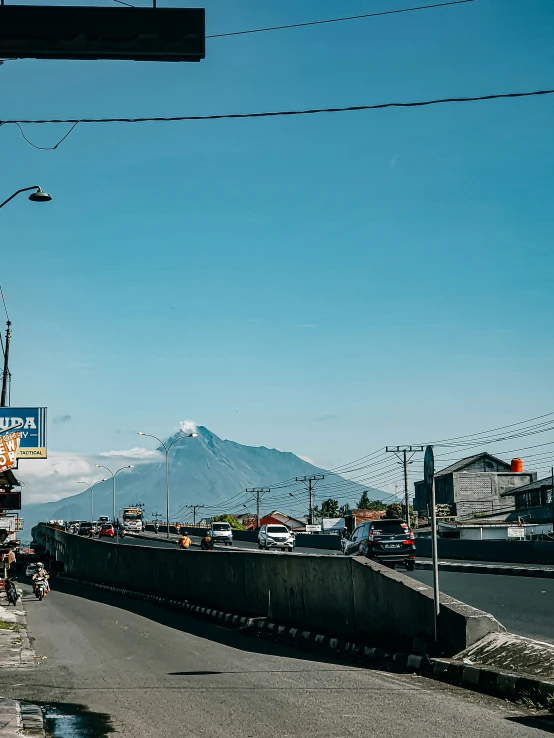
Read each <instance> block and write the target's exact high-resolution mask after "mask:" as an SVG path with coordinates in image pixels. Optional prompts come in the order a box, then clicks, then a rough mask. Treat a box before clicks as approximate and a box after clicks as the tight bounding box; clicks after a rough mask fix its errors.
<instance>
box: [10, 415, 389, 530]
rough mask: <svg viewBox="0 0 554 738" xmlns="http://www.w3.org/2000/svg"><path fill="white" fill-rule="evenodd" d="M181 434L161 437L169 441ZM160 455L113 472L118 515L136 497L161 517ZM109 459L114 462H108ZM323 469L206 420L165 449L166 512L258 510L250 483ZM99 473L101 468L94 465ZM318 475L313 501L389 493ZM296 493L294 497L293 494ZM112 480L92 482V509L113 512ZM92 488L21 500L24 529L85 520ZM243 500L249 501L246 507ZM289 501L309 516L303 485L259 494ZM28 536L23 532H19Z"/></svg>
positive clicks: (278, 502) (269, 500) (266, 501)
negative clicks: (241, 439) (221, 434)
mask: <svg viewBox="0 0 554 738" xmlns="http://www.w3.org/2000/svg"><path fill="white" fill-rule="evenodd" d="M180 435H181V434H180V433H177V434H176V435H175V436H172V437H171V438H169V439H168V441H167V442H166V443H167V444H168V445H169V444H170V443H172V442H173V441H174V440H175V439H176V438H177V437H178V436H180ZM158 450H159V451H160V456H159V460H157V459H156V460H154V461H148V462H144V463H140V464H137V466H136V467H135V468H134V469H132V470H129V471H123V472H121V473H120V474H118V475H117V477H116V513H117V514H118V513H119V510H120V509H121V508H122V507H125V506H126V505H133V504H136V503H139V502H142V503H144V504H145V509H146V514H147V517H148V518H149V519H151V516H152V513H154V512H158V513H162V515H163V517H165V509H166V508H165V499H166V497H165V458H164V453H163V448H161V449H158ZM110 462H113V465H112V463H110ZM126 463H129V462H128V461H127V460H124V459H121V458H120V459H109V460H107V461H106V465H107V466H110V468H111V469H114V470H115V469H117V468H118V467H121V466H124V465H125V464H126ZM322 472H323V473H325V472H324V470H322V469H318V468H317V467H315V466H313V465H312V464H310V463H308V462H307V461H303V460H302V459H300V458H299V457H298V456H295V455H294V454H293V453H290V452H283V451H277V450H276V449H270V448H266V447H265V446H257V447H256V446H244V445H242V444H240V443H235V442H234V441H224V440H222V439H221V438H218V436H216V435H215V434H214V433H212V432H211V431H209V430H208V429H207V428H205V427H203V426H199V427H198V438H194V439H193V438H187V439H185V440H182V441H180V442H176V443H174V445H173V446H171V449H170V452H169V480H170V512H171V517H172V518H173V519H180V520H185V521H186V520H192V513H191V510H189V509H186V508H184V506H185V505H187V504H192V503H194V504H203V505H205V506H206V508H205V509H200V510H199V515H202V516H204V515H206V516H209V515H216V514H218V513H221V512H228V513H239V512H241V511H242V512H245V510H246V508H248V509H249V510H250V511H254V510H255V504H254V503H253V501H252V499H251V497H250V496H248V495H247V494H246V493H245V491H244V490H245V489H246V488H247V487H262V486H263V487H271V485H272V484H276V483H278V482H282V481H283V480H290V479H291V478H292V479H294V477H296V476H305V475H310V474H317V473H322ZM99 473H100V474H101V473H102V470H100V471H99ZM327 476H328V478H327V479H326V480H325V481H320V482H318V484H317V485H316V487H315V497H314V504H316V503H318V502H320V501H321V500H322V499H326V498H327V497H334V498H338V499H339V502H340V503H341V504H342V503H344V502H349V503H350V504H351V506H352V505H355V504H356V502H357V500H358V499H359V497H360V495H361V492H362V490H363V489H368V490H369V496H370V498H372V499H381V498H382V497H383V496H384V495H385V494H386V493H384V492H382V491H380V490H378V489H372V488H367V487H362V486H360V485H357V484H355V483H354V482H350V483H349V485H348V488H347V489H346V488H345V489H346V491H345V493H344V494H341V493H336V492H334V491H333V490H334V489H336V484H337V482H344V481H346V480H344V479H343V478H342V477H339V476H337V475H332V477H329V475H327ZM326 484H329V485H330V491H329V493H326V492H325V486H326ZM291 492H292V493H293V495H292V496H291V494H290V493H291ZM112 500H113V494H112V480H111V478H110V479H108V480H107V481H105V482H102V483H100V484H97V485H96V486H95V487H94V515H95V518H97V517H98V516H100V515H109V516H110V517H111V515H112V506H113V502H112ZM90 501H91V495H90V490H88V489H87V490H85V491H84V492H81V493H79V494H77V495H73V496H72V497H66V498H64V499H63V500H58V501H57V502H46V503H41V504H35V505H27V506H25V505H24V506H23V511H22V517H23V518H24V521H25V532H26V535H27V537H28V535H29V532H30V530H31V528H32V526H34V525H35V524H36V523H37V522H39V521H40V520H59V519H60V520H89V519H90V515H91V504H90ZM245 506H246V507H245ZM291 507H294V508H296V509H297V514H298V515H302V514H304V515H305V514H307V507H308V494H307V492H306V491H305V490H304V488H303V487H302V486H301V485H299V484H296V485H295V486H293V487H290V488H289V487H287V488H284V489H275V490H274V491H273V490H272V492H271V493H269V494H267V495H266V496H265V497H264V498H263V502H262V510H263V512H268V511H269V510H273V509H276V508H277V509H278V508H283V509H284V511H285V512H288V511H289V510H290V508H291ZM23 537H24V538H25V534H24V536H23Z"/></svg>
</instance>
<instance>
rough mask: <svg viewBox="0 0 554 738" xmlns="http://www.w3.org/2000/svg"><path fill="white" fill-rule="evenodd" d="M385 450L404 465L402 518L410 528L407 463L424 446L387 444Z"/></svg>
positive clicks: (420, 451)
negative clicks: (403, 506) (403, 507)
mask: <svg viewBox="0 0 554 738" xmlns="http://www.w3.org/2000/svg"><path fill="white" fill-rule="evenodd" d="M386 451H387V452H388V453H389V454H394V455H395V456H396V458H397V459H400V463H401V464H402V466H403V467H404V505H405V510H404V515H405V517H404V519H405V521H406V523H407V524H408V528H411V527H412V526H411V525H410V492H409V489H408V464H409V463H410V461H411V460H412V459H413V457H414V456H415V454H419V453H423V451H424V448H423V446H387V447H386ZM408 454H411V456H410V458H408Z"/></svg>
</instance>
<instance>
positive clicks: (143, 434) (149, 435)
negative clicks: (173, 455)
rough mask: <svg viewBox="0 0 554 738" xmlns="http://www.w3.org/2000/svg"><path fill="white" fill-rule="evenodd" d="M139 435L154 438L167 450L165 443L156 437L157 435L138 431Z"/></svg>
mask: <svg viewBox="0 0 554 738" xmlns="http://www.w3.org/2000/svg"><path fill="white" fill-rule="evenodd" d="M139 436H145V437H146V438H155V439H156V441H158V443H161V444H162V446H163V447H164V448H165V450H166V452H167V450H168V449H167V446H166V445H165V443H164V442H163V441H162V439H161V438H158V436H153V435H152V434H151V433H139Z"/></svg>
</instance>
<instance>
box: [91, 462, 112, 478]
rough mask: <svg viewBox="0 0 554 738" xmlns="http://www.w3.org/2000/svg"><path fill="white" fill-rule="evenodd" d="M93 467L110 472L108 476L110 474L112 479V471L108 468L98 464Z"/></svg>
mask: <svg viewBox="0 0 554 738" xmlns="http://www.w3.org/2000/svg"><path fill="white" fill-rule="evenodd" d="M95 466H96V468H97V469H106V470H107V471H109V472H110V474H111V475H112V477H113V471H112V470H111V469H108V467H107V466H100V464H95ZM102 481H104V480H102Z"/></svg>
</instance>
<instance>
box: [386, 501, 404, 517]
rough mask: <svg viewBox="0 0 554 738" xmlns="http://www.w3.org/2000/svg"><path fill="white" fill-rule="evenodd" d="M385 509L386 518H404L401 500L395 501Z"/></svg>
mask: <svg viewBox="0 0 554 738" xmlns="http://www.w3.org/2000/svg"><path fill="white" fill-rule="evenodd" d="M385 509H386V513H385V517H386V518H389V519H391V518H393V519H397V520H402V518H403V517H404V515H403V510H402V505H401V504H400V503H399V502H393V503H391V504H390V505H387V507H386V508H385Z"/></svg>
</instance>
